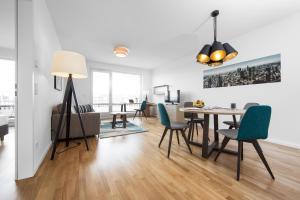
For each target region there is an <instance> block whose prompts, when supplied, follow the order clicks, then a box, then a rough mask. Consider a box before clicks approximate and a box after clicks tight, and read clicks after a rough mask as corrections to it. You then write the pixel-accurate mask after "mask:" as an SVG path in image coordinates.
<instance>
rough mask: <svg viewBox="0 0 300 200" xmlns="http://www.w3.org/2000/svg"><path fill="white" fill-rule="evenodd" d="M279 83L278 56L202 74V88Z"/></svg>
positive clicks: (279, 66)
mask: <svg viewBox="0 0 300 200" xmlns="http://www.w3.org/2000/svg"><path fill="white" fill-rule="evenodd" d="M275 82H281V56H280V54H276V55H272V56H267V57H262V58H258V59H254V60H249V61H245V62H240V63H237V64H233V65H228V66H224V67H219V68H214V69H208V70H205V71H204V72H203V88H218V87H230V86H240V85H251V84H264V83H275Z"/></svg>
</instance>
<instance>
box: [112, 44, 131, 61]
mask: <svg viewBox="0 0 300 200" xmlns="http://www.w3.org/2000/svg"><path fill="white" fill-rule="evenodd" d="M128 52H129V50H128V48H126V47H123V46H119V47H115V48H114V54H115V55H116V56H117V57H120V58H124V57H126V56H128Z"/></svg>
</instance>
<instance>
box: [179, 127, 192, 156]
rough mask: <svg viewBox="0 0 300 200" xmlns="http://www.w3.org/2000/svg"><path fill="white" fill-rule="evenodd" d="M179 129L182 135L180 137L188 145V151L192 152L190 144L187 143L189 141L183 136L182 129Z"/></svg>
mask: <svg viewBox="0 0 300 200" xmlns="http://www.w3.org/2000/svg"><path fill="white" fill-rule="evenodd" d="M180 131H181V135H182V137H183V139H184V141H185V143H186V145H187V146H188V149H189V151H190V153H191V154H192V153H193V152H192V149H191V147H190V144H189V142H188V139H187V137H186V136H185V133H184V131H183V130H180Z"/></svg>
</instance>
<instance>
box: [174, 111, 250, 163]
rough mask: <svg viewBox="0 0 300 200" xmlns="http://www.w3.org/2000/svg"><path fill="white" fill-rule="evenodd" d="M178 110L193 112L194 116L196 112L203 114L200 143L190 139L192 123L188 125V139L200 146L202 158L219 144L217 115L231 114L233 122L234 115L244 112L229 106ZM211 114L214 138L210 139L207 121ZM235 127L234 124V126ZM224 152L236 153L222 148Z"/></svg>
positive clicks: (217, 147) (218, 146) (207, 156)
mask: <svg viewBox="0 0 300 200" xmlns="http://www.w3.org/2000/svg"><path fill="white" fill-rule="evenodd" d="M179 111H181V112H186V113H193V114H195V115H196V116H197V115H198V114H203V115H204V124H203V138H202V143H200V142H195V141H193V140H192V139H191V134H192V130H193V129H192V125H193V123H190V125H189V126H190V127H189V133H188V141H189V143H190V144H191V145H196V146H200V147H202V157H203V158H209V156H210V155H211V153H212V152H213V151H214V150H216V151H218V150H219V148H220V145H219V134H218V132H217V130H218V129H219V115H231V116H232V118H233V122H234V123H235V125H236V123H237V121H236V116H240V115H243V114H244V113H245V110H243V109H231V108H221V107H203V108H198V107H183V108H179ZM211 115H212V116H213V119H214V140H213V141H210V139H209V123H210V122H209V121H210V116H211ZM194 117H195V116H194V115H192V118H191V121H192V120H193V119H194ZM235 127H236V126H235ZM223 152H224V153H230V154H236V152H234V151H231V150H223Z"/></svg>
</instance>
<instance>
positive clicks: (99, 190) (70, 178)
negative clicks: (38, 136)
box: [0, 118, 300, 200]
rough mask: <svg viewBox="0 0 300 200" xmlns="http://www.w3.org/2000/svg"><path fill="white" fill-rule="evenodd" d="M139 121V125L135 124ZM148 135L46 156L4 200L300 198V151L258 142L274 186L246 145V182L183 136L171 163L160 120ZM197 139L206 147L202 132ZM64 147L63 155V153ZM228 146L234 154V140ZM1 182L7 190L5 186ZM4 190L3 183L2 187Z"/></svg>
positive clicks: (230, 161)
mask: <svg viewBox="0 0 300 200" xmlns="http://www.w3.org/2000/svg"><path fill="white" fill-rule="evenodd" d="M135 121H138V119H136V120H135ZM141 123H142V125H143V126H144V128H146V129H148V130H149V132H146V133H139V134H132V135H127V136H121V137H114V138H106V139H101V140H97V139H96V138H89V139H88V141H89V144H90V151H86V150H85V147H84V145H82V144H81V145H80V146H79V147H77V148H73V149H71V150H68V151H66V152H64V153H61V154H58V155H57V156H56V158H55V160H54V161H50V159H49V158H50V155H49V153H48V155H47V157H46V159H45V160H44V162H43V164H42V166H41V167H40V169H39V170H38V172H37V174H36V176H35V177H33V178H30V179H27V180H22V181H18V182H14V181H8V182H6V183H5V184H6V186H5V188H7V191H6V192H5V197H6V198H5V199H43V200H44V199H130V200H131V199H138V200H140V199H153V200H157V199H195V200H196V199H227V200H233V199H239V200H240V199H245V200H248V199H266V200H271V199H272V200H274V199H284V200H289V199H291V200H294V199H299V197H300V173H299V169H300V150H297V149H293V148H289V147H284V146H280V145H275V144H270V143H267V142H260V143H261V146H262V149H263V151H264V154H265V156H266V159H267V160H268V162H269V164H270V167H271V169H272V170H273V173H274V175H275V178H276V180H275V181H273V180H272V179H271V177H270V176H269V174H268V172H267V170H266V169H265V167H264V165H263V164H262V162H261V161H260V159H259V157H258V155H257V154H256V152H255V150H254V148H253V146H252V145H250V144H245V145H244V154H245V155H244V161H242V163H241V180H240V181H239V182H238V181H236V180H235V175H236V157H235V156H232V155H228V154H221V155H220V157H219V159H218V161H217V162H215V161H214V160H213V158H214V156H215V155H216V153H215V152H214V153H213V154H212V155H211V157H210V158H209V159H204V158H202V157H201V156H200V155H201V148H199V147H195V146H193V147H192V150H193V155H191V154H190V153H189V151H188V149H187V147H186V145H185V144H184V142H183V139H182V138H180V142H181V143H180V144H181V145H178V144H177V140H174V142H173V144H172V150H171V155H170V159H167V157H166V155H167V146H168V137H166V138H165V141H163V143H162V146H161V148H158V142H159V140H160V137H161V135H162V132H163V127H162V126H161V125H160V124H159V122H158V120H157V119H154V118H149V119H148V120H143V121H142V122H141ZM199 130H200V133H199V137H198V138H196V139H197V140H199V141H201V136H202V131H201V128H199ZM62 148H63V145H62V144H60V145H59V148H58V150H60V149H62ZM229 148H230V149H234V150H236V148H237V144H236V142H234V141H231V142H230V143H229ZM0 184H3V182H2V181H0ZM0 188H2V185H1V186H0ZM0 199H1V197H0Z"/></svg>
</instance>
